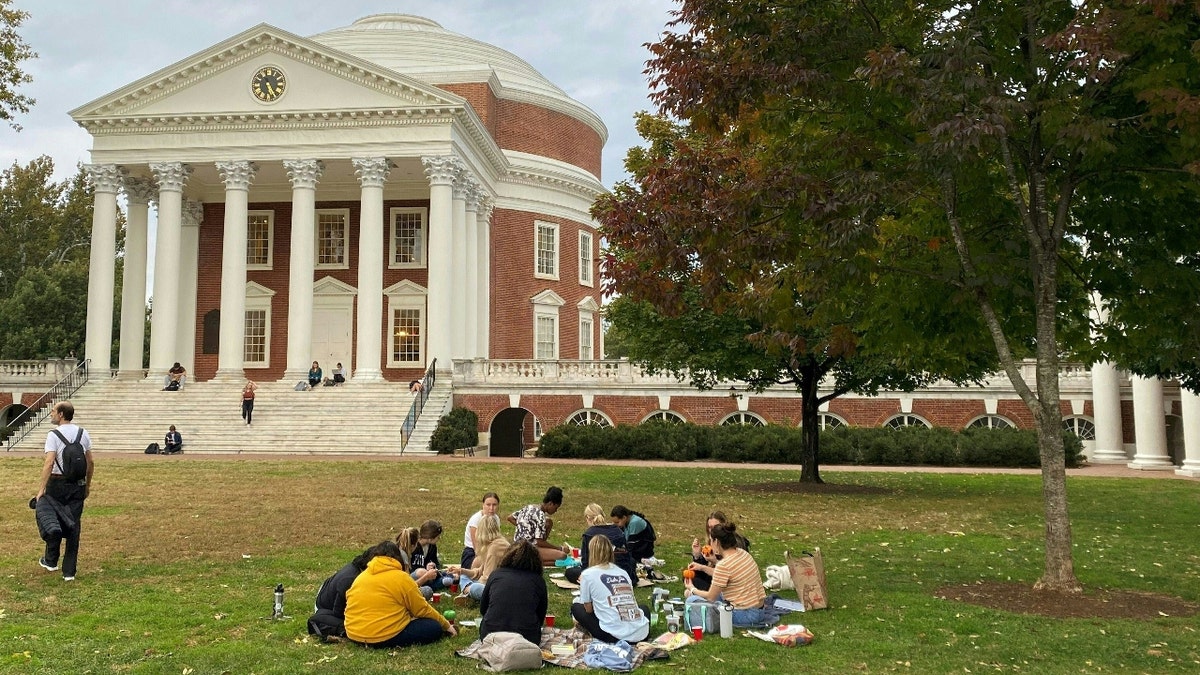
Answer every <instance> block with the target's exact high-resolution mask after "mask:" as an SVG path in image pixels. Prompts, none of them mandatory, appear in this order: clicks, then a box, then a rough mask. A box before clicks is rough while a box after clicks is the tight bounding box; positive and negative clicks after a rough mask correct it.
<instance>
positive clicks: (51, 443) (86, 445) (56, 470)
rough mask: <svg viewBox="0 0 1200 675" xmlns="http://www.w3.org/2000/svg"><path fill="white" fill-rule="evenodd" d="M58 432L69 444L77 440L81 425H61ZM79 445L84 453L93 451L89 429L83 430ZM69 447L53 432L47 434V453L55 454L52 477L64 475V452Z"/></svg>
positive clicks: (51, 471)
mask: <svg viewBox="0 0 1200 675" xmlns="http://www.w3.org/2000/svg"><path fill="white" fill-rule="evenodd" d="M57 429H58V432H59V433H60V434H62V435H63V436H64V437H65V438H66V439H67V441H68V442H70V441H74V440H75V435H76V434H78V433H79V429H80V427H79V425H77V424H74V423H70V422H68V423H67V424H60V425H59V426H58V427H57ZM79 444H80V445H82V446H83V451H84V452H88V453H90V452H91V451H92V437H91V436H89V435H88V432H87V429H84V430H83V438H81V439H79ZM65 447H67V444H66V443H63V442H62V439H60V438H59V437H58V434H56V433H54V432H53V431H51V432H48V433H47V434H46V450H45V451H46V452H53V453H55V461H54V466H53V467H52V468H51V469H50V475H51V476H61V475H62V451H63V448H65Z"/></svg>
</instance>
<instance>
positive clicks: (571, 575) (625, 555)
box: [566, 504, 637, 584]
mask: <svg viewBox="0 0 1200 675" xmlns="http://www.w3.org/2000/svg"><path fill="white" fill-rule="evenodd" d="M583 519H584V521H585V522H587V524H588V528H587V529H586V530H584V531H583V536H582V537H581V538H580V539H581V541H580V542H579V553H580V564H579V565H576V566H574V567H568V568H567V569H566V577H567V581H569V582H571V583H573V584H577V583H579V576H580V575H581V574H582V573H583V571H584V570H586V569H587V568H588V564H589V562H590V560H589V558H588V556H589V555H590V553H589V551H590V547H589V546H588V544H589V543H591V541H592V539H593V538H594V537H606V538H607V539H608V541H609V542H610V543H611V544H612V545H613V549H614V562H616V564H617V567H620V568H621V569H623V570H625V573H626V574H628V575H629V578H630V579H632V580H634V581H637V566H636V565H635V564H634V562H633V556H631V555H629V551H627V550H626V549H625V532H624V531H622V530H621V528H619V527H617V526H616V525H615V524H613V523H610V522H609V520H608V516H606V515H604V509H603V508H601V507H600V505H599V504H588V505H587V506H586V507H585V508H584V509H583Z"/></svg>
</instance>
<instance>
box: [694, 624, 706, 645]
mask: <svg viewBox="0 0 1200 675" xmlns="http://www.w3.org/2000/svg"><path fill="white" fill-rule="evenodd" d="M703 635H704V627H703V626H692V637H693V638H695V639H696V640H697V641H699V640H700V638H701V636H703Z"/></svg>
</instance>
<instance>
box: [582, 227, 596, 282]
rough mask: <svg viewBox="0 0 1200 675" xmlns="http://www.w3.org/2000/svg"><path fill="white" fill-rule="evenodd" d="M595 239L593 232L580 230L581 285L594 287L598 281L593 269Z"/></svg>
mask: <svg viewBox="0 0 1200 675" xmlns="http://www.w3.org/2000/svg"><path fill="white" fill-rule="evenodd" d="M593 241H595V239H594V238H593V237H592V233H591V232H588V231H586V230H580V231H579V285H581V286H588V287H593V286H595V284H596V282H595V279H596V275H595V272H594V271H593V269H592V268H593V267H594V266H595V260H594V259H593V258H592V246H593V244H592V242H593Z"/></svg>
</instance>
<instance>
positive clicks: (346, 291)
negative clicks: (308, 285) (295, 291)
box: [313, 277, 358, 295]
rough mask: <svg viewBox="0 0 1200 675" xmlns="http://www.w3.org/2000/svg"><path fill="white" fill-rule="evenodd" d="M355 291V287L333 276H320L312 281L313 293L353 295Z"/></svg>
mask: <svg viewBox="0 0 1200 675" xmlns="http://www.w3.org/2000/svg"><path fill="white" fill-rule="evenodd" d="M357 293H358V289H357V288H355V287H353V286H351V285H350V284H348V283H346V282H344V281H339V280H337V279H334V278H333V277H321V278H320V279H317V281H316V282H315V283H313V295H355V294H357Z"/></svg>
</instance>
